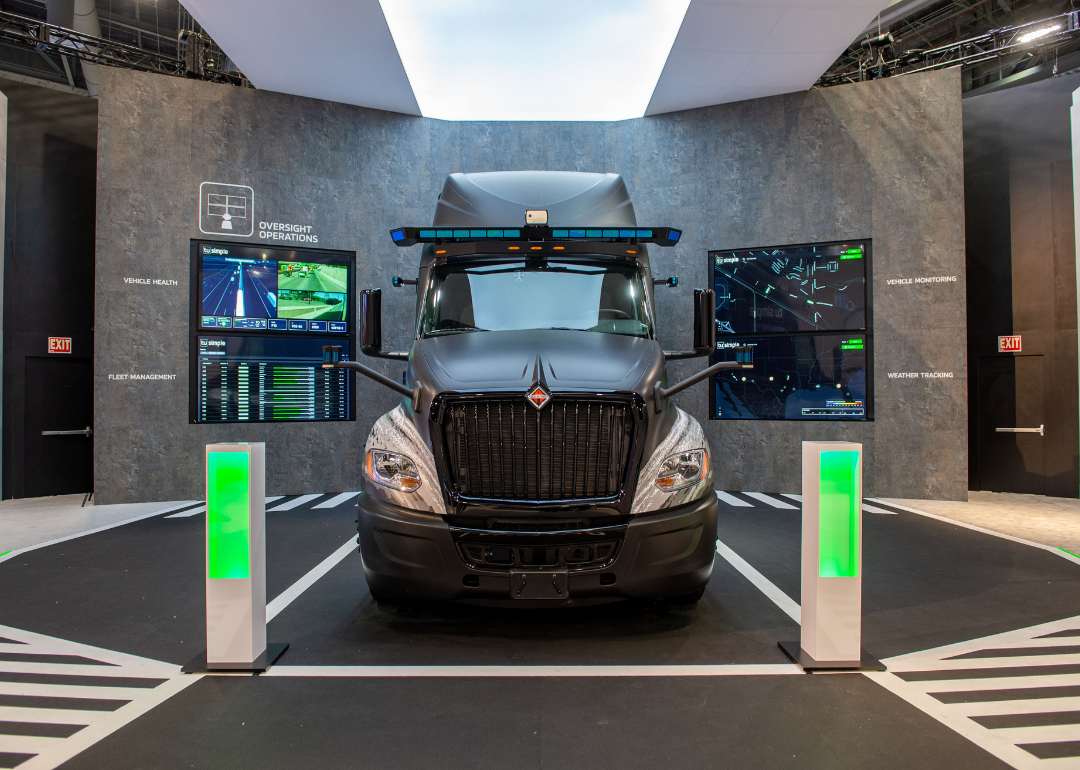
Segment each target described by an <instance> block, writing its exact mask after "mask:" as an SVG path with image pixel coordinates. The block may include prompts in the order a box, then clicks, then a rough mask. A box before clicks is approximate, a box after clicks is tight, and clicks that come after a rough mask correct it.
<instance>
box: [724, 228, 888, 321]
mask: <svg viewBox="0 0 1080 770" xmlns="http://www.w3.org/2000/svg"><path fill="white" fill-rule="evenodd" d="M869 257H870V242H869V241H848V242H844V243H818V244H809V245H802V246H776V247H770V248H765V249H745V250H738V251H710V252H709V263H710V264H711V266H712V275H713V290H714V291H715V292H716V333H717V334H718V335H725V334H771V333H780V332H812V331H840V330H848V331H856V330H863V329H866V328H867V326H866V318H867V308H866V305H867V303H866V282H867V264H868V262H869Z"/></svg>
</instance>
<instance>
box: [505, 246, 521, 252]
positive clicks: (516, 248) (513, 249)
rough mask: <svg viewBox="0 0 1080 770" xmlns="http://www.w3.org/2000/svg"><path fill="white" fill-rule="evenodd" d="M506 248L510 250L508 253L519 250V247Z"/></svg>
mask: <svg viewBox="0 0 1080 770" xmlns="http://www.w3.org/2000/svg"><path fill="white" fill-rule="evenodd" d="M507 248H509V249H510V251H517V250H518V249H520V248H521V247H520V246H508V247H507Z"/></svg>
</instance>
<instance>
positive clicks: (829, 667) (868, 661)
mask: <svg viewBox="0 0 1080 770" xmlns="http://www.w3.org/2000/svg"><path fill="white" fill-rule="evenodd" d="M777 644H779V645H780V649H781V650H783V651H784V654H785V655H787V656H788V657H789V658H791V660H792V662H793V663H795V664H796V665H798V666H799V667H800V668H801V669H802V670H803V671H808V672H812V671H851V672H852V673H857V672H859V671H887V670H888V669H886V667H885V664H884V663H882V662H881V661H880V660H878V659H877V658H875V657H872V656H871V655H868V654H867V652H866V650H860V652H861V653H862V658H861V660H859V662H858V664H855V663H852V662H851V661H838V660H814V659H813V658H811V657H810V656H809V655H807V654H806V652H805V651H804V650H803V648H802V644H801V643H800V642H777Z"/></svg>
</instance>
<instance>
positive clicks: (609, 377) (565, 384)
mask: <svg viewBox="0 0 1080 770" xmlns="http://www.w3.org/2000/svg"><path fill="white" fill-rule="evenodd" d="M661 356H662V353H661V351H660V346H659V344H657V342H656V341H655V340H649V339H642V338H640V337H628V336H623V335H619V334H604V333H599V332H585V331H564V330H561V329H560V330H556V329H544V330H528V331H498V332H466V333H461V334H448V335H446V336H442V337H431V338H427V339H421V340H418V341H417V342H416V346H415V348H414V351H413V358H412V364H413V367H414V368H415V369H414V371H415V374H418V375H419V376H420V379H421V381H423V380H426V379H427V378H428V377H431V378H432V379H434V380H437V381H438V383H439V384H440V385H441V388H438V390H442V391H458V392H462V391H464V392H481V391H488V390H502V389H512V388H521V390H522V392H523V393H524V391H525V390H526V389H527V388H528V386H529V385H530V384H531V383H532V381H533V376H534V369H535V366H536V362H537V358H538V357H539V360H540V362H541V364H542V365H543V367H544V377H545V379H546V381H547V385H548V387H549V388H550V389H551V391H552V392H555V393H557V392H559V391H560V390H582V389H584V390H592V389H596V390H601V391H612V390H618V391H628V390H634V389H635V388H637V389H640V388H641V387H643V386H645V385H650V386H651V384H652V383H651V382H649V383H641V382H640V381H641V378H642V376H643V375H645V374H646V372H647V371H648V370H649V369H650V368H656V367H657V365H658V364H660V361H659V358H660V357H661ZM422 370H426V371H422ZM425 375H426V376H425Z"/></svg>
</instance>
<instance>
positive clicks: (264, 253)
mask: <svg viewBox="0 0 1080 770" xmlns="http://www.w3.org/2000/svg"><path fill="white" fill-rule="evenodd" d="M199 249H200V256H201V258H202V261H201V266H202V279H201V282H202V302H201V316H202V320H201V322H200V326H201V327H203V328H213V329H228V328H233V329H266V330H270V331H286V332H297V331H299V332H304V331H313V332H325V333H331V334H343V333H347V331H348V329H347V325H346V323H345V322H346V321H347V312H348V306H349V305H348V297H349V294H348V292H349V268H348V266H347V265H342V264H325V263H319V262H300V261H295V260H283V259H275V258H274V257H280V256H293V255H296V253H297V252H292V251H277V250H272V249H260V248H258V247H250V246H231V245H212V244H200V246H199Z"/></svg>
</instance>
